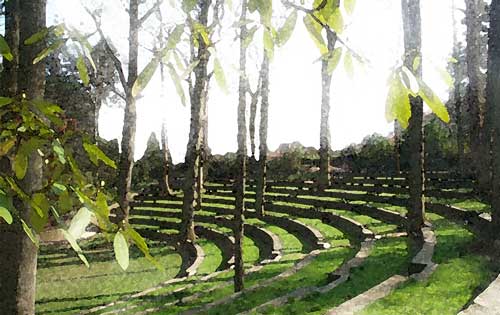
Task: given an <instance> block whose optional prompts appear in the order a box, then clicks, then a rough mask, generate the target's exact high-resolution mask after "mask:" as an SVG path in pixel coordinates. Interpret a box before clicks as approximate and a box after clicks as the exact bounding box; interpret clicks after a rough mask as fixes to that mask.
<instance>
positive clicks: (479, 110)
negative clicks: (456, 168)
mask: <svg viewBox="0 0 500 315" xmlns="http://www.w3.org/2000/svg"><path fill="white" fill-rule="evenodd" d="M465 5H466V10H465V24H466V26H467V33H466V42H467V46H466V63H467V77H468V78H469V84H468V87H467V92H466V99H467V111H468V118H469V123H470V133H469V142H470V149H471V158H472V160H473V169H474V173H475V174H476V178H477V179H478V184H479V187H478V188H479V190H480V191H483V192H484V191H485V190H487V189H488V188H487V187H488V182H489V180H488V177H489V174H488V173H489V170H488V168H486V167H484V165H489V163H488V161H487V160H488V158H487V156H488V155H489V153H488V152H489V136H488V132H487V131H486V126H485V104H484V99H485V95H484V93H485V90H484V86H485V77H484V75H483V74H482V73H481V67H483V66H484V60H483V59H484V58H483V56H484V54H483V52H484V51H483V50H484V49H483V46H484V45H483V38H482V35H481V31H482V19H483V16H484V10H485V3H484V1H483V0H466V1H465Z"/></svg>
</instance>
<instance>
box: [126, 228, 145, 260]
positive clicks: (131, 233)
mask: <svg viewBox="0 0 500 315" xmlns="http://www.w3.org/2000/svg"><path fill="white" fill-rule="evenodd" d="M123 232H124V233H125V234H126V235H127V236H128V237H129V238H130V239H131V240H132V241H133V242H134V244H135V245H136V246H137V248H139V250H140V251H141V252H142V253H143V254H144V255H149V248H148V245H147V244H146V241H145V240H144V238H143V237H142V236H141V235H140V234H139V233H137V231H136V230H134V229H133V228H131V227H130V226H128V227H127V228H126V229H125V230H124V231H123Z"/></svg>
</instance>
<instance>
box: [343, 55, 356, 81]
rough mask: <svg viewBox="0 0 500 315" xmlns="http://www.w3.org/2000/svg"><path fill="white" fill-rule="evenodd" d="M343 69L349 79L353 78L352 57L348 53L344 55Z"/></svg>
mask: <svg viewBox="0 0 500 315" xmlns="http://www.w3.org/2000/svg"><path fill="white" fill-rule="evenodd" d="M344 69H345V72H346V73H347V75H348V76H349V77H350V78H352V77H354V65H353V63H352V55H351V53H350V52H349V51H347V52H346V53H345V55H344Z"/></svg>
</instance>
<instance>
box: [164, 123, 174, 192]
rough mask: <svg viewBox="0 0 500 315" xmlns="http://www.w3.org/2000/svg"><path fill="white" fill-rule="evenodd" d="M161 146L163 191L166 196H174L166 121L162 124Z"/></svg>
mask: <svg viewBox="0 0 500 315" xmlns="http://www.w3.org/2000/svg"><path fill="white" fill-rule="evenodd" d="M161 148H162V153H163V178H162V181H161V185H162V192H163V195H164V196H172V195H173V191H172V188H170V179H169V173H170V163H172V158H171V156H170V150H169V149H168V140H167V126H166V124H165V123H163V125H162V126H161Z"/></svg>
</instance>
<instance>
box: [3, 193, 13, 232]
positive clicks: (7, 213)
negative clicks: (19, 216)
mask: <svg viewBox="0 0 500 315" xmlns="http://www.w3.org/2000/svg"><path fill="white" fill-rule="evenodd" d="M13 211H15V208H14V205H13V203H12V197H10V196H8V195H7V194H6V193H5V192H4V191H3V190H1V189H0V217H2V218H3V219H4V220H5V222H7V223H8V224H12V215H11V212H13Z"/></svg>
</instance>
